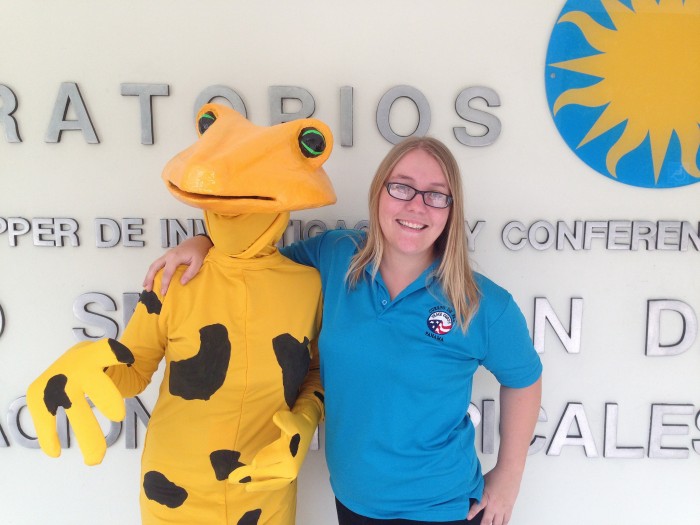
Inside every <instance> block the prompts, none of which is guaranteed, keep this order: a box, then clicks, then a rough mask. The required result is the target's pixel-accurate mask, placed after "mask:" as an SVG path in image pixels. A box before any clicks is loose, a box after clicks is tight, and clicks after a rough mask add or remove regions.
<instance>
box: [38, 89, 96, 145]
mask: <svg viewBox="0 0 700 525" xmlns="http://www.w3.org/2000/svg"><path fill="white" fill-rule="evenodd" d="M71 104H73V110H74V111H75V115H76V117H77V120H66V115H67V114H68V108H69V106H70V105H71ZM70 130H80V131H82V132H83V136H84V137H85V141H86V142H87V143H88V144H99V142H100V141H99V139H98V138H97V134H96V133H95V128H94V127H93V126H92V122H91V120H90V115H89V114H88V111H87V109H86V107H85V103H84V102H83V97H82V96H81V95H80V90H79V89H78V84H76V83H74V82H64V83H62V84H61V88H60V89H59V91H58V97H56V104H55V105H54V107H53V113H52V114H51V121H50V122H49V129H48V130H47V131H46V138H45V139H44V141H45V142H49V143H52V142H60V141H61V133H62V132H63V131H70Z"/></svg>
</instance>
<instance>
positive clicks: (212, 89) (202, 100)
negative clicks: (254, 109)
mask: <svg viewBox="0 0 700 525" xmlns="http://www.w3.org/2000/svg"><path fill="white" fill-rule="evenodd" d="M216 98H223V99H226V101H227V102H228V103H229V104H230V105H231V107H232V108H233V109H235V110H236V111H238V112H239V113H240V114H241V115H243V116H244V117H246V118H247V117H248V111H247V110H246V108H245V102H243V99H242V98H241V97H240V95H239V94H238V93H236V92H235V91H234V90H233V89H231V88H230V87H227V86H221V85H216V86H209V87H208V88H206V89H205V90H204V91H202V92H201V93H200V94H199V95H197V98H196V99H195V101H194V114H193V115H192V118H193V119H194V118H196V117H197V114H198V113H199V110H200V108H201V107H202V106H203V105H204V104H208V103H209V102H211V101H213V100H214V99H216Z"/></svg>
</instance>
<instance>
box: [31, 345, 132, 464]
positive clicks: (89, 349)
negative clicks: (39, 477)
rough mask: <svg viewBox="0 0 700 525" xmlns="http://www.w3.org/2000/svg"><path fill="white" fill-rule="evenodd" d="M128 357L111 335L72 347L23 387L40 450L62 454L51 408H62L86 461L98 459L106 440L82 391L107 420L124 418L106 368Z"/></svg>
mask: <svg viewBox="0 0 700 525" xmlns="http://www.w3.org/2000/svg"><path fill="white" fill-rule="evenodd" d="M133 362H134V356H133V354H132V353H131V351H130V350H129V349H128V348H127V347H126V346H124V345H123V344H121V343H119V342H118V341H115V340H114V339H101V340H99V341H95V342H92V341H90V342H87V341H86V342H82V343H78V344H77V345H75V346H73V347H71V348H70V349H69V350H68V351H67V352H66V353H65V354H63V355H62V356H61V357H59V358H58V359H57V360H56V362H55V363H53V364H52V365H51V366H50V367H49V368H48V369H47V370H46V371H45V372H44V373H43V374H41V375H40V376H39V377H38V378H37V379H36V380H35V381H34V382H33V383H32V384H31V385H30V386H29V389H28V390H27V407H28V408H29V412H30V414H31V416H32V420H33V421H34V427H35V428H36V434H37V438H38V439H39V446H41V449H42V450H43V451H44V452H45V453H46V454H48V455H49V456H51V457H58V456H59V455H60V454H61V444H60V442H59V439H58V433H57V432H56V411H57V410H58V407H63V409H64V410H65V411H66V415H67V416H68V419H69V421H70V424H71V427H72V428H73V431H74V432H75V436H76V439H77V440H78V445H79V446H80V450H81V452H82V453H83V459H84V460H85V463H86V464H87V465H97V464H98V463H100V462H101V461H102V458H103V457H104V455H105V451H106V450H107V443H106V442H105V437H104V434H103V433H102V429H101V428H100V425H99V422H98V421H97V418H96V417H95V414H94V413H93V412H92V409H91V408H90V405H89V403H88V400H87V399H86V398H85V396H88V397H89V398H90V400H91V401H92V402H93V403H94V405H95V407H97V409H98V410H99V411H100V412H102V413H103V414H104V415H105V416H106V417H107V418H109V419H110V420H112V421H121V420H123V419H124V416H125V415H126V410H125V408H124V399H123V398H122V395H121V394H120V393H119V390H118V389H117V387H116V386H115V384H114V383H113V382H112V380H111V379H110V378H109V377H108V376H107V374H105V369H106V368H107V367H110V366H114V365H130V364H132V363H133Z"/></svg>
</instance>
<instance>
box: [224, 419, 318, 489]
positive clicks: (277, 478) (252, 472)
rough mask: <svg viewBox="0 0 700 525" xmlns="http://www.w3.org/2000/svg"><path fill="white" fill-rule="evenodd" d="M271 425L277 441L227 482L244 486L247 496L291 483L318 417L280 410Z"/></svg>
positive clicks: (232, 474) (299, 468) (233, 473)
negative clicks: (277, 434)
mask: <svg viewBox="0 0 700 525" xmlns="http://www.w3.org/2000/svg"><path fill="white" fill-rule="evenodd" d="M272 421H273V422H274V423H275V425H276V426H277V427H278V428H279V429H280V438H279V439H278V440H277V441H274V442H272V443H271V444H269V445H267V446H266V447H265V448H263V449H262V450H260V452H258V453H257V455H256V456H255V458H253V461H252V463H251V464H250V465H247V466H244V467H240V468H238V469H236V470H234V471H233V472H232V473H231V475H230V476H229V478H228V479H229V482H231V483H245V485H246V491H248V492H259V491H263V490H277V489H281V488H283V487H286V486H287V485H289V484H290V483H291V482H292V481H294V480H295V479H296V478H297V475H298V474H299V470H301V465H302V463H303V462H304V458H305V457H306V453H307V451H308V450H309V444H310V443H311V439H312V438H313V435H314V432H315V431H316V427H317V426H318V416H315V415H314V414H311V413H307V411H303V410H300V411H298V412H291V411H289V410H280V411H279V412H277V413H276V414H275V415H274V416H273V417H272Z"/></svg>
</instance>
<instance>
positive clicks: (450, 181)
mask: <svg viewBox="0 0 700 525" xmlns="http://www.w3.org/2000/svg"><path fill="white" fill-rule="evenodd" d="M418 149H420V150H423V151H425V152H426V153H428V154H429V155H431V156H432V157H433V158H434V159H435V160H436V161H437V162H438V164H439V165H440V167H441V168H442V172H443V174H444V175H445V178H446V179H447V185H448V187H449V191H450V195H452V200H453V202H452V206H451V207H450V214H449V216H448V218H447V224H446V225H445V229H444V230H443V231H442V233H441V234H440V236H439V237H438V238H437V239H436V240H435V244H434V245H433V248H434V250H435V254H436V255H437V256H440V257H442V260H441V261H440V265H439V266H438V267H437V269H436V270H435V272H434V273H433V274H432V276H431V277H433V278H435V279H436V280H437V281H438V282H439V283H440V285H441V286H442V289H443V292H444V293H445V295H446V296H447V299H448V300H449V302H450V303H451V304H452V307H453V308H454V310H455V316H456V318H457V322H458V324H459V326H460V328H461V329H462V331H463V332H466V331H467V328H468V326H469V322H470V321H471V319H472V317H473V316H474V314H475V313H476V311H477V309H478V307H479V297H480V294H479V289H478V287H477V285H476V282H475V281H474V274H473V273H472V270H471V267H470V266H469V256H468V253H467V235H466V230H465V226H464V197H463V196H462V179H461V176H460V173H459V166H458V165H457V161H456V160H455V158H454V156H453V155H452V153H451V152H450V150H449V149H447V146H445V145H444V144H443V143H442V142H440V141H439V140H437V139H435V138H432V137H410V138H407V139H405V140H403V141H401V142H399V143H398V144H397V145H395V146H394V147H393V148H392V149H391V150H390V151H389V153H388V154H387V155H386V157H384V160H382V162H381V163H380V164H379V167H378V168H377V172H376V173H375V175H374V178H373V179H372V184H371V185H370V187H369V228H368V230H367V239H366V241H365V243H364V245H363V246H361V247H360V249H359V251H358V252H357V253H356V254H355V256H354V257H353V258H352V260H351V261H350V266H349V268H348V271H347V274H346V281H347V283H348V286H349V287H350V289H353V288H354V287H355V286H356V285H357V283H358V282H359V280H360V279H361V278H363V274H364V271H365V268H367V267H369V268H370V269H371V272H372V278H374V276H375V275H376V273H377V271H378V269H379V263H380V262H381V260H382V255H383V253H384V236H383V234H382V230H381V227H380V225H379V196H380V194H381V192H382V191H384V186H385V184H386V182H387V180H388V178H389V176H390V175H391V173H392V171H393V170H394V167H395V166H396V164H397V163H398V162H399V161H400V160H401V159H402V158H403V157H404V156H405V155H406V154H407V153H409V152H411V151H414V150H418Z"/></svg>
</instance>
